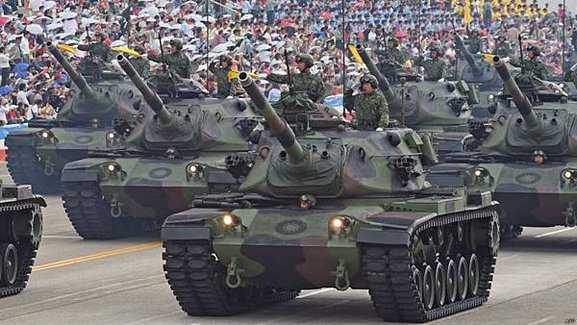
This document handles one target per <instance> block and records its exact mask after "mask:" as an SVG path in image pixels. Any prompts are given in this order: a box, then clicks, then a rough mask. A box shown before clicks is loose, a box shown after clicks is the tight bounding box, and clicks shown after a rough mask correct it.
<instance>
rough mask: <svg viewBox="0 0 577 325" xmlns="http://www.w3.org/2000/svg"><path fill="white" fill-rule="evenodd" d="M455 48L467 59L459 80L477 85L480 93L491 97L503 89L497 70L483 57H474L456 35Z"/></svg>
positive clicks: (462, 65) (461, 68) (462, 66)
mask: <svg viewBox="0 0 577 325" xmlns="http://www.w3.org/2000/svg"><path fill="white" fill-rule="evenodd" d="M454 41H455V46H456V47H457V49H458V50H459V51H460V54H461V55H462V57H463V58H464V59H465V62H464V63H463V64H461V65H460V67H459V69H458V75H457V78H458V79H459V80H464V81H466V82H467V83H469V84H471V85H477V86H478V87H479V91H481V92H483V93H487V95H489V94H490V93H492V92H498V91H500V90H501V88H502V87H503V81H502V80H501V78H499V75H498V74H497V71H496V70H495V68H494V67H493V66H492V65H491V64H490V62H488V61H487V60H482V61H481V59H482V58H483V56H482V55H480V56H474V55H473V54H471V52H469V50H468V49H467V47H466V46H465V44H464V43H463V39H462V38H461V36H459V35H458V34H455V35H454Z"/></svg>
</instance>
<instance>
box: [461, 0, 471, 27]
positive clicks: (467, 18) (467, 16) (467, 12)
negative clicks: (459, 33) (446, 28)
mask: <svg viewBox="0 0 577 325" xmlns="http://www.w3.org/2000/svg"><path fill="white" fill-rule="evenodd" d="M463 21H464V22H465V23H466V24H470V23H471V22H472V21H473V17H471V4H470V2H469V0H465V4H464V8H463Z"/></svg>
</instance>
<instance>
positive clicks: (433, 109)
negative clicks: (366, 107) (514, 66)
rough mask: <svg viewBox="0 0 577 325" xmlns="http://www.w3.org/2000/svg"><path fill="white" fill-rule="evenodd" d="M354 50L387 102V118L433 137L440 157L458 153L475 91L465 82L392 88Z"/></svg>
mask: <svg viewBox="0 0 577 325" xmlns="http://www.w3.org/2000/svg"><path fill="white" fill-rule="evenodd" d="M357 50H358V52H359V54H360V56H361V58H362V59H363V61H364V62H365V64H366V66H367V68H368V69H369V71H370V73H371V74H372V75H374V76H375V77H376V78H377V80H378V81H379V88H380V90H381V91H382V92H383V94H384V95H385V97H386V98H387V101H388V103H389V116H390V117H391V118H392V119H395V120H397V121H398V122H399V123H400V125H403V126H407V127H410V128H412V129H414V130H415V131H417V132H419V133H421V134H428V135H433V137H432V138H433V142H434V144H435V147H436V149H437V152H438V154H439V156H441V158H442V157H444V155H445V154H447V153H450V152H455V151H461V147H462V141H463V139H464V137H465V136H466V135H467V132H468V124H467V123H468V122H469V120H470V119H471V106H470V105H472V104H476V103H478V99H477V95H476V92H475V91H474V89H471V88H469V86H468V84H467V83H466V82H464V81H459V82H453V81H446V82H431V81H423V82H412V83H407V84H405V85H403V84H402V83H401V85H396V86H391V85H390V83H389V81H388V80H387V78H386V77H384V76H383V75H382V74H381V73H380V72H379V71H378V69H377V67H376V66H375V64H374V62H373V61H372V60H371V58H370V57H369V55H368V54H367V53H366V52H365V50H364V49H363V48H362V47H361V46H357Z"/></svg>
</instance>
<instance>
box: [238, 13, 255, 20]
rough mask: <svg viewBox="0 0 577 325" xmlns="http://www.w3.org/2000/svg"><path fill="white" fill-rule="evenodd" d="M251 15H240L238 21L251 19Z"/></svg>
mask: <svg viewBox="0 0 577 325" xmlns="http://www.w3.org/2000/svg"><path fill="white" fill-rule="evenodd" d="M252 17H253V15H251V14H246V15H243V16H242V17H240V21H243V20H251V19H252Z"/></svg>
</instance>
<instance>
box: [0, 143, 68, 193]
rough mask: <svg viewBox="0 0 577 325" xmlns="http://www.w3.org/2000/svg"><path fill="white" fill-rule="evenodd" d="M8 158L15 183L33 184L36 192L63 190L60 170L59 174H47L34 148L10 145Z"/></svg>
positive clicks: (58, 191)
mask: <svg viewBox="0 0 577 325" xmlns="http://www.w3.org/2000/svg"><path fill="white" fill-rule="evenodd" d="M6 160H7V166H8V171H9V172H10V175H11V176H12V179H13V180H14V183H16V184H18V185H22V184H31V185H32V190H33V191H34V193H40V194H55V193H60V192H61V191H62V187H61V186H60V176H59V174H60V171H58V176H56V175H54V176H48V175H46V174H45V173H44V170H43V167H42V166H41V165H40V164H39V163H38V162H37V161H36V157H35V150H34V148H32V147H27V146H21V147H10V148H9V150H8V156H7V158H6ZM55 172H56V171H55Z"/></svg>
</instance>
